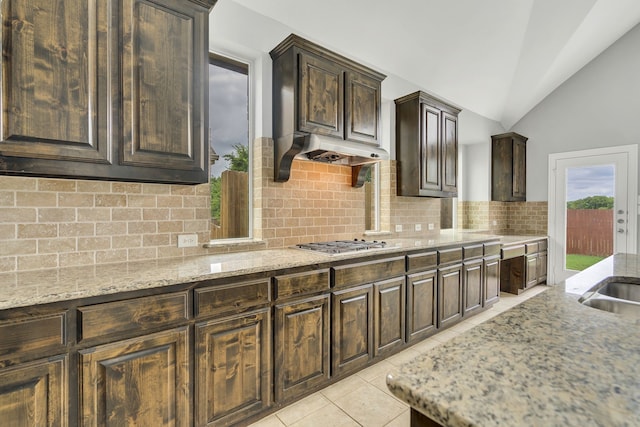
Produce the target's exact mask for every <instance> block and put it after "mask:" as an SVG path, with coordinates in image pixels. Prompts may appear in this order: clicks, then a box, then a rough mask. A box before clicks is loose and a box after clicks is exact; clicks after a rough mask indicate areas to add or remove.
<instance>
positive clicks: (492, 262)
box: [483, 257, 500, 307]
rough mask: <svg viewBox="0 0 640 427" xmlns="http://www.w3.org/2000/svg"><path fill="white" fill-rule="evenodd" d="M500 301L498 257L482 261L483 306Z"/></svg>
mask: <svg viewBox="0 0 640 427" xmlns="http://www.w3.org/2000/svg"><path fill="white" fill-rule="evenodd" d="M499 299H500V257H493V258H485V260H484V304H483V305H484V306H485V307H488V306H491V305H493V304H494V303H495V302H496V301H498V300H499Z"/></svg>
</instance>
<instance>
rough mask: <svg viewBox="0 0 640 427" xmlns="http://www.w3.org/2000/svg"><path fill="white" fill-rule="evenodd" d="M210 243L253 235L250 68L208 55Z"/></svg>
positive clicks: (214, 55) (220, 57) (228, 59)
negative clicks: (216, 240)
mask: <svg viewBox="0 0 640 427" xmlns="http://www.w3.org/2000/svg"><path fill="white" fill-rule="evenodd" d="M209 128H210V132H211V133H210V137H209V144H210V147H209V157H210V159H209V162H210V163H211V168H210V174H211V177H210V180H209V182H210V186H211V238H212V239H237V238H246V237H250V235H251V228H250V225H251V221H250V212H251V197H249V191H250V190H249V189H250V184H249V183H250V170H251V167H250V165H251V159H250V157H251V155H250V154H251V150H250V144H249V66H248V65H247V64H244V63H241V62H238V61H235V60H233V59H230V58H226V57H223V56H220V55H216V54H209Z"/></svg>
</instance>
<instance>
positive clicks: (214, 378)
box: [195, 308, 272, 427]
mask: <svg viewBox="0 0 640 427" xmlns="http://www.w3.org/2000/svg"><path fill="white" fill-rule="evenodd" d="M270 312H271V311H270V310H269V309H268V308H266V309H262V310H258V311H254V312H252V313H247V314H241V315H237V316H233V317H226V318H223V319H216V320H211V321H207V322H202V323H198V324H196V326H195V362H196V363H195V373H196V378H195V394H196V398H195V425H196V426H198V427H201V426H228V425H231V424H233V423H236V422H238V421H240V420H242V419H244V418H248V417H250V416H251V415H254V414H256V413H258V412H260V411H262V410H264V409H266V408H268V407H269V406H270V405H271V390H270V387H271V369H272V368H271V345H270V340H271V316H270Z"/></svg>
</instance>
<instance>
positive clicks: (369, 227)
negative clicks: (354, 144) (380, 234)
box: [364, 163, 380, 231]
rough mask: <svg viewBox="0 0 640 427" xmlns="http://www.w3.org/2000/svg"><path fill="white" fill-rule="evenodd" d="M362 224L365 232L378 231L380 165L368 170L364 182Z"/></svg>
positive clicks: (376, 164)
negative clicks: (363, 223)
mask: <svg viewBox="0 0 640 427" xmlns="http://www.w3.org/2000/svg"><path fill="white" fill-rule="evenodd" d="M364 222H365V230H366V231H379V230H380V165H379V164H378V163H375V164H374V165H373V166H371V167H370V168H369V171H368V172H367V176H366V178H365V182H364Z"/></svg>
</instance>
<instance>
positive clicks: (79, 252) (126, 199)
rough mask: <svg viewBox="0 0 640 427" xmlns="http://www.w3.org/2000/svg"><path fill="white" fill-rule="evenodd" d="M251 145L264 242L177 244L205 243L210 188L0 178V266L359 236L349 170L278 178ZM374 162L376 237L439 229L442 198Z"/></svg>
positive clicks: (507, 222)
mask: <svg viewBox="0 0 640 427" xmlns="http://www.w3.org/2000/svg"><path fill="white" fill-rule="evenodd" d="M253 149H254V165H253V170H254V174H253V183H252V184H253V195H254V198H253V203H254V210H253V229H254V238H255V240H258V241H261V242H262V244H261V245H257V246H256V245H252V246H251V245H250V246H242V245H238V244H237V243H228V244H227V243H223V244H219V245H216V246H214V247H211V248H203V247H202V246H201V245H199V246H198V247H195V248H178V247H177V238H178V235H179V234H185V233H189V234H191V233H195V234H197V235H198V241H199V243H200V244H203V243H205V242H208V241H209V233H210V226H211V224H210V207H209V205H210V189H209V185H208V184H201V185H170V184H147V183H123V182H108V181H90V180H73V179H51V178H32V177H12V176H0V272H8V271H27V270H37V269H43V268H51V267H68V266H79V265H92V264H105V263H112V262H122V261H140V260H150V259H158V258H172V257H181V256H190V255H201V254H210V253H221V252H231V251H234V250H246V249H255V248H260V247H265V246H266V247H268V248H282V247H289V246H292V245H295V244H297V243H303V242H310V241H322V240H336V239H353V238H356V237H357V238H364V237H365V216H364V215H365V213H364V204H365V192H364V188H353V187H352V186H351V167H349V166H344V165H331V164H325V163H317V162H310V161H299V160H294V162H293V165H292V168H291V177H290V179H289V181H287V182H275V181H274V179H273V175H274V172H273V141H272V140H271V139H270V138H258V139H257V140H256V141H255V143H254V146H253ZM379 165H380V166H379V167H380V181H381V194H380V207H381V209H380V229H381V230H382V231H383V232H385V231H386V232H387V233H383V237H382V238H384V236H389V237H394V238H397V237H400V238H402V237H415V236H416V231H415V225H416V224H420V225H421V226H422V231H421V232H419V233H417V234H418V235H425V236H428V235H431V234H435V233H438V232H439V230H440V199H434V198H427V197H398V196H397V193H396V166H397V165H396V162H395V161H393V160H388V161H382V162H380V163H379ZM546 209H547V203H546V202H527V203H501V202H460V203H459V208H458V215H459V225H460V227H462V228H474V229H483V230H491V231H495V232H509V233H514V232H518V233H521V234H524V233H546V224H547V210H546ZM494 220H495V221H496V225H495V226H494V225H492V221H494ZM429 224H433V225H434V229H433V230H429V229H428V225H429ZM396 225H402V232H400V233H396V232H395V226H396ZM366 238H371V237H370V236H369V237H366Z"/></svg>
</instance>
